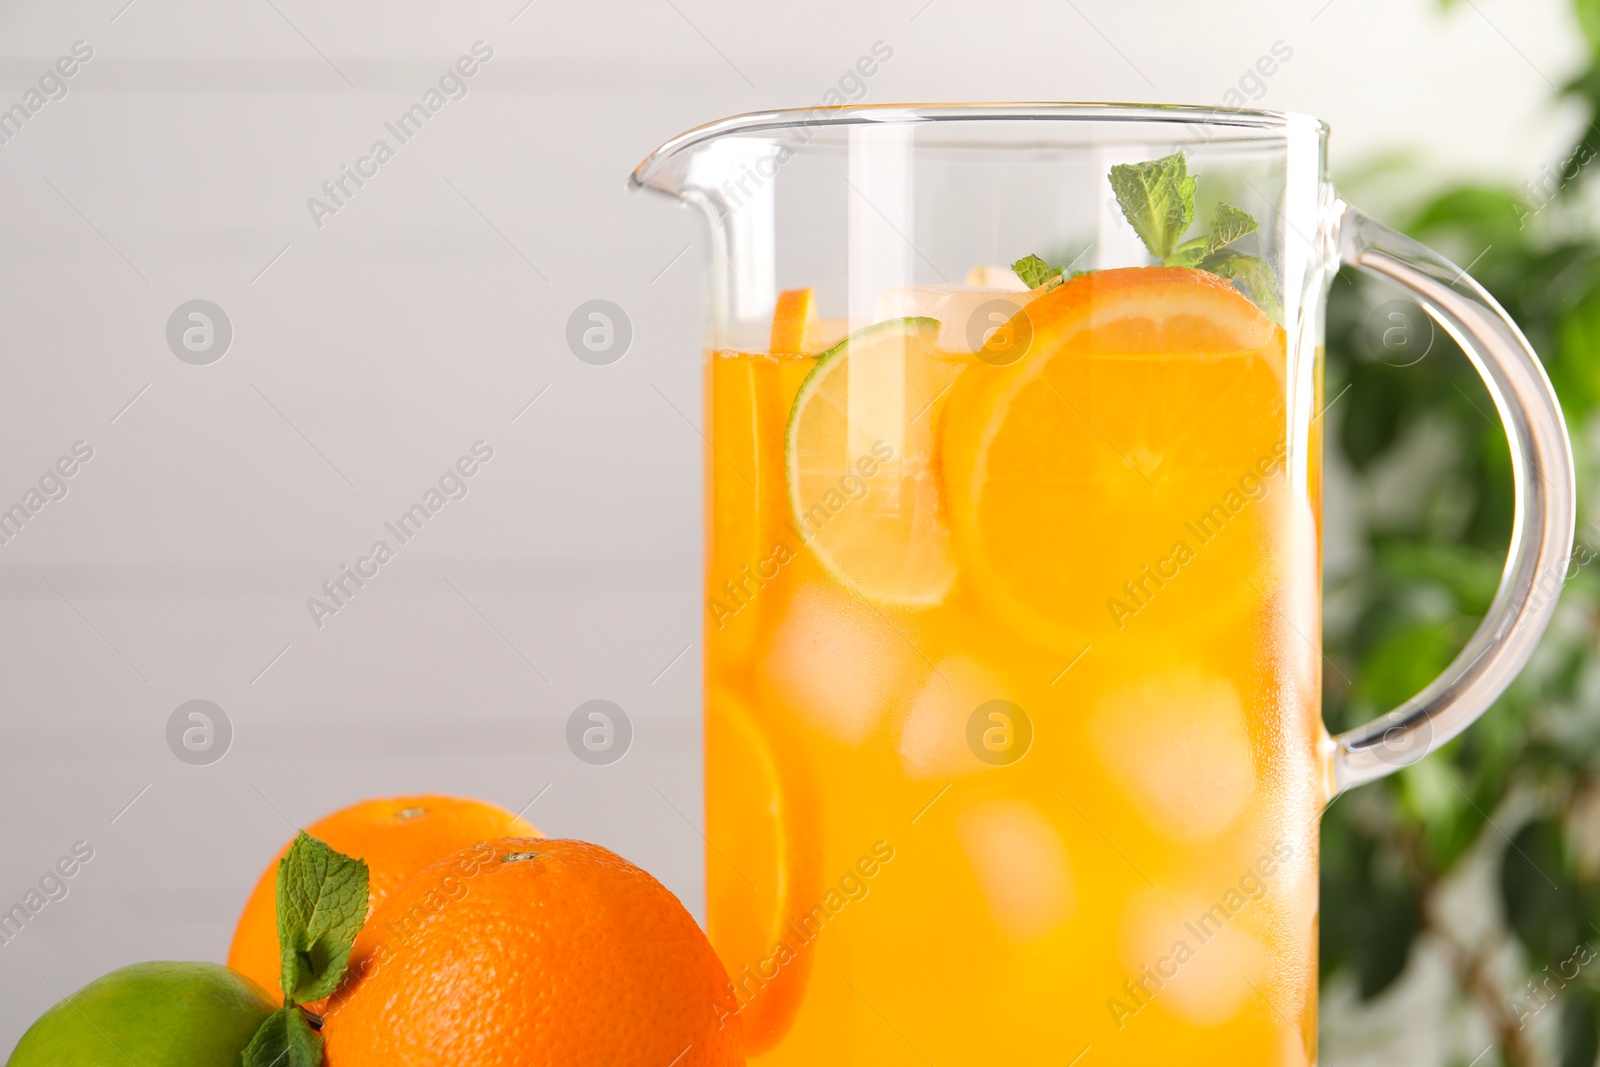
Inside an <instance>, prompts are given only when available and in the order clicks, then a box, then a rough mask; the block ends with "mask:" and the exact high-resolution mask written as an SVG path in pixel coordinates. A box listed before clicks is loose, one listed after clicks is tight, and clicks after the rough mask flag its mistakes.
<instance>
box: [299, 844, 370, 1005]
mask: <svg viewBox="0 0 1600 1067" xmlns="http://www.w3.org/2000/svg"><path fill="white" fill-rule="evenodd" d="M366 917H367V865H366V864H365V863H363V862H361V861H360V860H357V859H351V858H350V857H349V856H346V855H343V854H341V853H338V852H335V851H334V850H333V849H331V848H329V847H328V846H327V845H325V844H323V843H322V842H321V841H318V840H317V839H316V838H314V837H312V836H311V835H310V834H307V833H306V832H305V831H304V830H302V831H301V832H300V834H299V836H297V837H296V838H295V839H294V843H293V844H292V845H290V846H289V852H288V854H287V855H285V856H284V857H283V860H282V862H280V863H279V864H278V949H279V951H280V952H281V953H282V958H283V972H282V976H281V978H280V982H281V984H282V986H283V995H284V998H285V1000H286V1001H287V1002H289V1003H291V1004H306V1003H309V1002H311V1001H313V1000H320V999H322V998H323V997H325V996H327V995H328V994H329V993H332V992H333V991H334V990H335V989H336V988H338V985H339V979H340V978H342V977H344V969H345V966H346V965H347V964H348V963H349V962H350V949H351V947H352V946H354V944H355V940H356V934H358V933H360V932H361V924H362V923H363V922H364V921H365V920H366Z"/></svg>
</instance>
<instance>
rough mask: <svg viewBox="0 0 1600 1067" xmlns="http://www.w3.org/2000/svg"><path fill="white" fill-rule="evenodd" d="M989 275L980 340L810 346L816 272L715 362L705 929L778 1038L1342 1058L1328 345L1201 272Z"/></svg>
mask: <svg viewBox="0 0 1600 1067" xmlns="http://www.w3.org/2000/svg"><path fill="white" fill-rule="evenodd" d="M989 295H996V294H989ZM998 296H999V297H1000V298H1003V299H1005V300H1009V301H1011V302H1012V303H1013V304H1014V305H1015V306H1016V307H1017V308H1018V309H1019V310H1017V312H1016V314H1015V316H1014V317H1013V318H1012V319H1011V320H1010V321H1009V322H1007V323H1005V325H1004V327H1003V328H1001V329H1000V330H997V331H994V332H993V334H992V336H990V337H989V338H988V339H987V340H986V341H985V342H984V344H983V346H982V348H980V349H979V350H978V351H976V352H973V351H963V350H962V348H963V346H962V345H960V344H959V343H953V342H952V341H951V338H952V337H956V336H958V335H959V334H960V333H961V331H960V330H958V329H952V328H951V324H950V323H947V322H941V321H940V320H939V319H938V318H936V317H933V316H931V315H916V314H912V315H908V316H906V317H901V318H889V319H886V320H884V321H880V322H877V323H874V324H871V325H868V326H865V327H864V328H861V329H857V330H855V331H854V332H850V333H849V334H848V336H844V337H843V338H842V339H833V338H827V337H823V336H820V335H822V334H826V333H827V332H829V331H828V330H827V329H826V324H818V323H817V322H816V320H815V319H814V313H813V311H812V309H811V296H810V293H809V291H804V290H802V291H796V292H791V293H786V294H784V297H783V298H782V299H781V300H780V301H779V306H778V312H777V320H776V321H775V323H774V328H773V342H774V343H773V346H772V350H771V351H763V352H753V351H728V350H724V351H716V352H713V353H711V354H710V356H709V358H708V361H707V390H708V398H707V400H708V402H707V406H706V411H707V422H708V424H709V431H708V436H709V439H710V448H709V449H708V452H707V462H708V465H709V471H710V478H709V479H708V482H707V484H708V486H709V487H710V489H709V497H708V501H707V505H708V524H709V531H710V537H709V542H710V549H709V557H708V560H707V570H706V599H707V630H706V633H707V653H706V660H707V675H706V678H707V681H706V686H707V698H706V700H707V706H706V796H705V804H706V825H707V839H708V842H709V846H710V847H709V848H708V850H707V856H708V859H707V863H708V910H709V927H710V935H711V939H712V943H713V944H714V945H715V947H716V948H717V951H718V953H719V955H720V956H721V957H722V960H723V963H724V964H725V966H726V968H727V971H728V974H729V977H730V978H731V979H732V981H733V983H734V985H735V991H736V994H737V998H738V1002H739V1004H740V1016H741V1020H742V1023H743V1027H744V1030H745V1036H746V1043H747V1046H748V1050H749V1052H750V1055H751V1059H752V1061H753V1062H756V1063H760V1064H763V1065H765V1064H773V1065H778V1064H795V1065H801V1064H803V1065H807V1067H811V1065H816V1064H862V1065H868V1064H870V1065H874V1067H877V1065H891V1064H908V1065H910V1064H915V1065H926V1064H930V1063H932V1064H938V1065H940V1067H944V1065H956V1064H1059V1065H1066V1064H1069V1063H1078V1062H1081V1063H1082V1064H1084V1065H1103V1064H1114V1063H1115V1064H1122V1063H1127V1064H1158V1063H1179V1062H1182V1063H1192V1064H1210V1063H1217V1064H1222V1063H1227V1064H1296V1065H1304V1064H1308V1063H1311V1062H1314V1061H1315V1059H1316V1056H1315V1046H1314V1038H1315V1033H1316V1019H1315V999H1314V998H1315V965H1314V962H1312V961H1314V960H1315V959H1316V911H1317V898H1316V870H1317V866H1316V860H1317V857H1316V844H1315V842H1316V820H1317V815H1318V812H1319V811H1320V807H1321V804H1322V802H1323V799H1324V795H1325V782H1324V777H1325V776H1324V774H1323V762H1322V761H1323V755H1322V751H1323V750H1322V748H1321V747H1320V746H1321V745H1322V744H1323V742H1324V739H1325V734H1324V733H1323V730H1322V726H1321V722H1320V718H1319V710H1318V709H1319V687H1320V673H1319V657H1318V653H1317V651H1316V649H1317V641H1318V639H1319V603H1318V595H1319V594H1318V585H1317V578H1316V576H1317V574H1318V566H1319V560H1318V552H1319V548H1318V546H1319V528H1318V519H1317V515H1318V513H1319V502H1318V499H1317V498H1318V495H1319V485H1318V482H1317V478H1316V473H1315V472H1316V471H1317V470H1318V469H1319V457H1318V449H1319V446H1318V444H1317V442H1316V439H1315V434H1316V426H1315V420H1314V419H1313V418H1312V416H1313V415H1314V412H1311V411H1300V410H1298V409H1297V408H1296V407H1295V404H1294V402H1293V399H1292V398H1293V397H1295V396H1297V395H1300V392H1301V391H1300V390H1297V389H1295V388H1294V387H1293V386H1292V384H1291V377H1292V376H1293V375H1294V374H1296V373H1301V374H1306V373H1311V372H1313V371H1314V370H1315V368H1312V369H1311V370H1299V369H1297V368H1294V367H1292V366H1290V364H1289V360H1288V357H1287V354H1286V353H1287V351H1288V345H1287V344H1286V338H1285V333H1284V330H1283V329H1282V328H1281V327H1280V326H1279V325H1277V324H1276V323H1275V322H1274V321H1273V320H1272V319H1271V318H1269V317H1268V315H1267V314H1265V313H1263V312H1262V311H1261V310H1259V309H1258V308H1257V306H1256V305H1255V304H1254V303H1252V302H1251V300H1249V299H1247V298H1246V297H1245V296H1244V295H1242V294H1241V293H1240V292H1239V291H1238V290H1237V289H1235V288H1234V287H1233V286H1232V285H1230V284H1229V283H1228V282H1226V281H1224V280H1222V279H1221V278H1218V277H1216V276H1215V275H1212V274H1209V273H1206V272H1204V271H1200V270H1195V269H1190V268H1187V267H1161V266H1157V267H1141V268H1128V269H1119V270H1105V271H1098V272H1094V273H1089V274H1083V275H1079V276H1076V277H1072V278H1070V279H1068V280H1066V281H1061V280H1060V279H1059V278H1057V279H1053V281H1052V283H1051V284H1046V285H1042V286H1040V287H1038V288H1036V289H1034V290H1032V291H1030V292H1026V293H1024V292H1011V293H1001V294H998ZM912 302H913V303H915V301H912ZM912 310H915V308H913V309H912ZM1002 318H1003V317H1002ZM957 325H960V324H957ZM833 332H835V333H843V332H844V331H843V330H836V331H833ZM830 340H832V341H833V343H831V344H829V343H828V341H830ZM1305 392H1306V393H1308V394H1309V395H1314V394H1315V393H1316V390H1314V389H1313V390H1305ZM1075 1057H1081V1059H1075Z"/></svg>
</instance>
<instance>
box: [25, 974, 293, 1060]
mask: <svg viewBox="0 0 1600 1067" xmlns="http://www.w3.org/2000/svg"><path fill="white" fill-rule="evenodd" d="M276 1007H277V1004H275V1003H274V1002H273V1000H272V998H271V997H269V996H268V995H267V992H266V990H264V989H262V988H261V987H260V986H259V985H257V984H256V983H255V982H253V981H251V980H250V979H248V978H246V977H245V976H244V975H242V974H240V973H238V972H237V971H231V970H229V969H228V968H226V967H224V966H222V965H221V964H216V963H135V964H133V965H132V966H131V967H124V968H122V969H121V970H117V971H112V972H111V973H110V974H107V975H102V976H101V977H99V978H96V979H95V980H94V981H92V982H90V983H89V984H88V985H86V986H84V987H83V988H82V989H80V990H78V991H77V992H76V993H74V994H72V995H71V996H69V997H68V998H67V999H66V1000H63V1001H61V1002H60V1003H59V1004H57V1005H56V1006H55V1007H53V1008H51V1009H50V1010H49V1011H47V1012H45V1013H44V1014H43V1015H41V1016H39V1018H38V1020H37V1021H35V1022H34V1024H33V1025H32V1026H30V1027H28V1032H27V1033H25V1034H23V1035H22V1040H21V1041H19V1042H18V1043H17V1047H16V1050H15V1051H13V1052H12V1053H11V1058H10V1059H9V1060H7V1061H6V1067H109V1065H121V1064H130V1063H131V1064H134V1065H135V1067H239V1063H240V1053H241V1052H243V1051H244V1047H245V1046H246V1045H248V1044H249V1043H250V1038H251V1037H253V1036H255V1032H256V1030H257V1029H258V1028H259V1027H260V1026H261V1023H262V1021H263V1020H265V1019H266V1017H267V1016H268V1015H271V1014H272V1012H273V1010H274V1009H275V1008H276Z"/></svg>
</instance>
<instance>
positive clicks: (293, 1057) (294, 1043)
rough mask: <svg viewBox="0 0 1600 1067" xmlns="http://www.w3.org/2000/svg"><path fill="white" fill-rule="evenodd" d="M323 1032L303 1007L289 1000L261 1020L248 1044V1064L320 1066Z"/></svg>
mask: <svg viewBox="0 0 1600 1067" xmlns="http://www.w3.org/2000/svg"><path fill="white" fill-rule="evenodd" d="M321 1063H322V1035H320V1034H317V1033H315V1032H313V1031H312V1029H311V1024H310V1023H308V1022H306V1017H305V1016H304V1015H302V1014H301V1013H300V1009H299V1008H296V1007H293V1006H291V1005H288V1004H285V1005H284V1006H283V1007H281V1008H279V1009H278V1010H277V1011H275V1012H273V1013H272V1014H271V1015H269V1016H267V1018H266V1020H265V1021H264V1022H263V1023H262V1024H261V1029H259V1030H257V1031H256V1036H255V1037H252V1038H251V1039H250V1043H249V1044H248V1045H246V1046H245V1047H244V1067H320V1065H321Z"/></svg>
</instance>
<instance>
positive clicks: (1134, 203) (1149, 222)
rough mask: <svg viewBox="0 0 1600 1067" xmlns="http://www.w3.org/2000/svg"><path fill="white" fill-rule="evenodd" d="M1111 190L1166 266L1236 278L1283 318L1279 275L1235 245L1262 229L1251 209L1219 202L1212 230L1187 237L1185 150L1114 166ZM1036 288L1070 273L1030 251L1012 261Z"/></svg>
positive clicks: (1190, 179) (1189, 188)
mask: <svg viewBox="0 0 1600 1067" xmlns="http://www.w3.org/2000/svg"><path fill="white" fill-rule="evenodd" d="M1110 181H1111V191H1112V192H1113V193H1115V194H1116V197H1117V204H1118V206H1120V207H1121V208H1122V213H1123V215H1124V216H1126V217H1127V219H1128V223H1129V224H1130V225H1131V226H1132V227H1133V230H1134V232H1135V233H1137V234H1138V235H1139V240H1141V241H1143V242H1144V246H1145V247H1146V248H1148V249H1149V250H1150V254H1151V255H1152V256H1155V257H1156V259H1158V260H1160V261H1161V263H1162V265H1163V266H1168V267H1192V268H1196V269H1198V270H1203V271H1206V272H1208V273H1211V274H1215V275H1217V276H1218V277H1221V278H1226V279H1228V280H1229V281H1232V282H1233V283H1234V285H1235V286H1236V287H1237V288H1239V289H1240V290H1242V291H1243V292H1244V294H1245V295H1246V296H1247V297H1249V298H1250V299H1251V300H1252V301H1254V302H1255V304H1256V306H1257V307H1259V308H1260V309H1261V310H1262V311H1263V312H1265V313H1266V315H1267V317H1268V318H1271V319H1273V320H1274V321H1276V322H1282V321H1283V304H1282V302H1281V301H1280V300H1279V299H1278V275H1277V272H1276V271H1274V270H1273V269H1272V267H1271V265H1270V264H1268V263H1267V262H1266V261H1265V260H1263V259H1260V258H1258V257H1256V256H1248V255H1245V254H1243V253H1241V252H1237V251H1233V250H1230V249H1229V248H1228V246H1229V245H1231V244H1233V243H1234V242H1235V241H1238V240H1240V239H1241V238H1244V237H1248V236H1249V235H1250V234H1252V233H1255V232H1256V231H1257V230H1258V229H1260V228H1261V225H1260V223H1258V222H1257V221H1256V219H1255V216H1254V215H1251V214H1250V213H1249V212H1248V211H1245V210H1243V209H1241V208H1236V207H1234V206H1233V205H1231V204H1223V203H1219V204H1217V207H1216V210H1215V212H1213V214H1212V216H1211V229H1210V230H1209V231H1208V232H1206V233H1202V234H1200V235H1199V236H1196V237H1191V238H1188V239H1187V240H1185V239H1184V234H1186V233H1188V232H1189V229H1190V228H1191V227H1192V226H1193V225H1194V220H1195V204H1194V198H1195V188H1196V185H1197V183H1196V180H1195V178H1194V176H1193V175H1192V174H1190V173H1189V163H1188V160H1187V159H1185V158H1184V155H1183V153H1182V152H1174V153H1172V155H1170V156H1164V157H1162V158H1161V159H1152V160H1150V161H1148V162H1145V163H1118V164H1116V165H1114V166H1113V167H1112V168H1111V174H1110ZM1011 269H1012V270H1014V271H1016V273H1017V276H1018V277H1019V278H1021V279H1022V280H1023V282H1024V283H1025V284H1026V285H1027V286H1028V287H1029V288H1030V289H1037V288H1038V287H1039V286H1041V285H1043V284H1045V283H1046V282H1048V281H1050V280H1051V279H1052V278H1055V277H1057V276H1063V275H1064V274H1065V271H1064V268H1061V267H1055V266H1051V265H1050V264H1049V263H1047V262H1046V261H1045V260H1043V259H1040V258H1039V257H1038V256H1033V255H1030V256H1024V257H1023V258H1021V259H1019V260H1017V261H1016V262H1015V263H1013V264H1012V265H1011Z"/></svg>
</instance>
